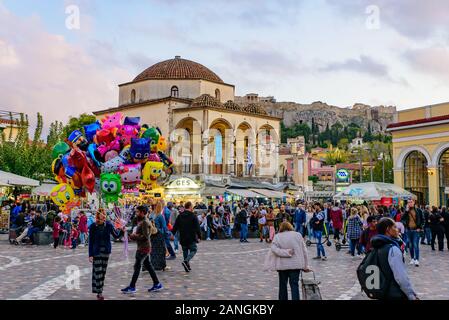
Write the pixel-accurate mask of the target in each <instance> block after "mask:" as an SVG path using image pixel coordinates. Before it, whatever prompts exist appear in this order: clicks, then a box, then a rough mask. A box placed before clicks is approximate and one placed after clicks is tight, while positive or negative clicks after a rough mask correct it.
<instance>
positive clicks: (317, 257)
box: [312, 256, 321, 260]
mask: <svg viewBox="0 0 449 320" xmlns="http://www.w3.org/2000/svg"><path fill="white" fill-rule="evenodd" d="M312 259H314V260H320V259H321V257H320V256H316V257H313V258H312Z"/></svg>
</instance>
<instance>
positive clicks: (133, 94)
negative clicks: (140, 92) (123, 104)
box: [131, 89, 136, 103]
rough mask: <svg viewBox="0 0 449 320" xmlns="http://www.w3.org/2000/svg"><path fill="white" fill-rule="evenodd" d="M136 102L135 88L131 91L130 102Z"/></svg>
mask: <svg viewBox="0 0 449 320" xmlns="http://www.w3.org/2000/svg"><path fill="white" fill-rule="evenodd" d="M134 102H136V90H134V89H133V90H132V91H131V103H134Z"/></svg>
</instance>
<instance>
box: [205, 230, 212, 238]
mask: <svg viewBox="0 0 449 320" xmlns="http://www.w3.org/2000/svg"><path fill="white" fill-rule="evenodd" d="M206 233H207V239H210V234H211V228H209V227H207V231H206Z"/></svg>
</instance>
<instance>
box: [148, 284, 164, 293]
mask: <svg viewBox="0 0 449 320" xmlns="http://www.w3.org/2000/svg"><path fill="white" fill-rule="evenodd" d="M162 289H164V286H163V285H162V283H158V284H155V285H154V286H152V287H151V288H150V289H148V292H158V291H160V290H162Z"/></svg>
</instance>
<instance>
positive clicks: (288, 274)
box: [278, 270, 300, 300]
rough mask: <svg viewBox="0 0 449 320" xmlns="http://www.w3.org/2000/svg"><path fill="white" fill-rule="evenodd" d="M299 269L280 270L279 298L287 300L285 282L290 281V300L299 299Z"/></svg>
mask: <svg viewBox="0 0 449 320" xmlns="http://www.w3.org/2000/svg"><path fill="white" fill-rule="evenodd" d="M299 273H300V270H281V271H278V274H279V300H288V291H287V282H289V283H290V290H291V291H292V300H299V284H298V283H299Z"/></svg>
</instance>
